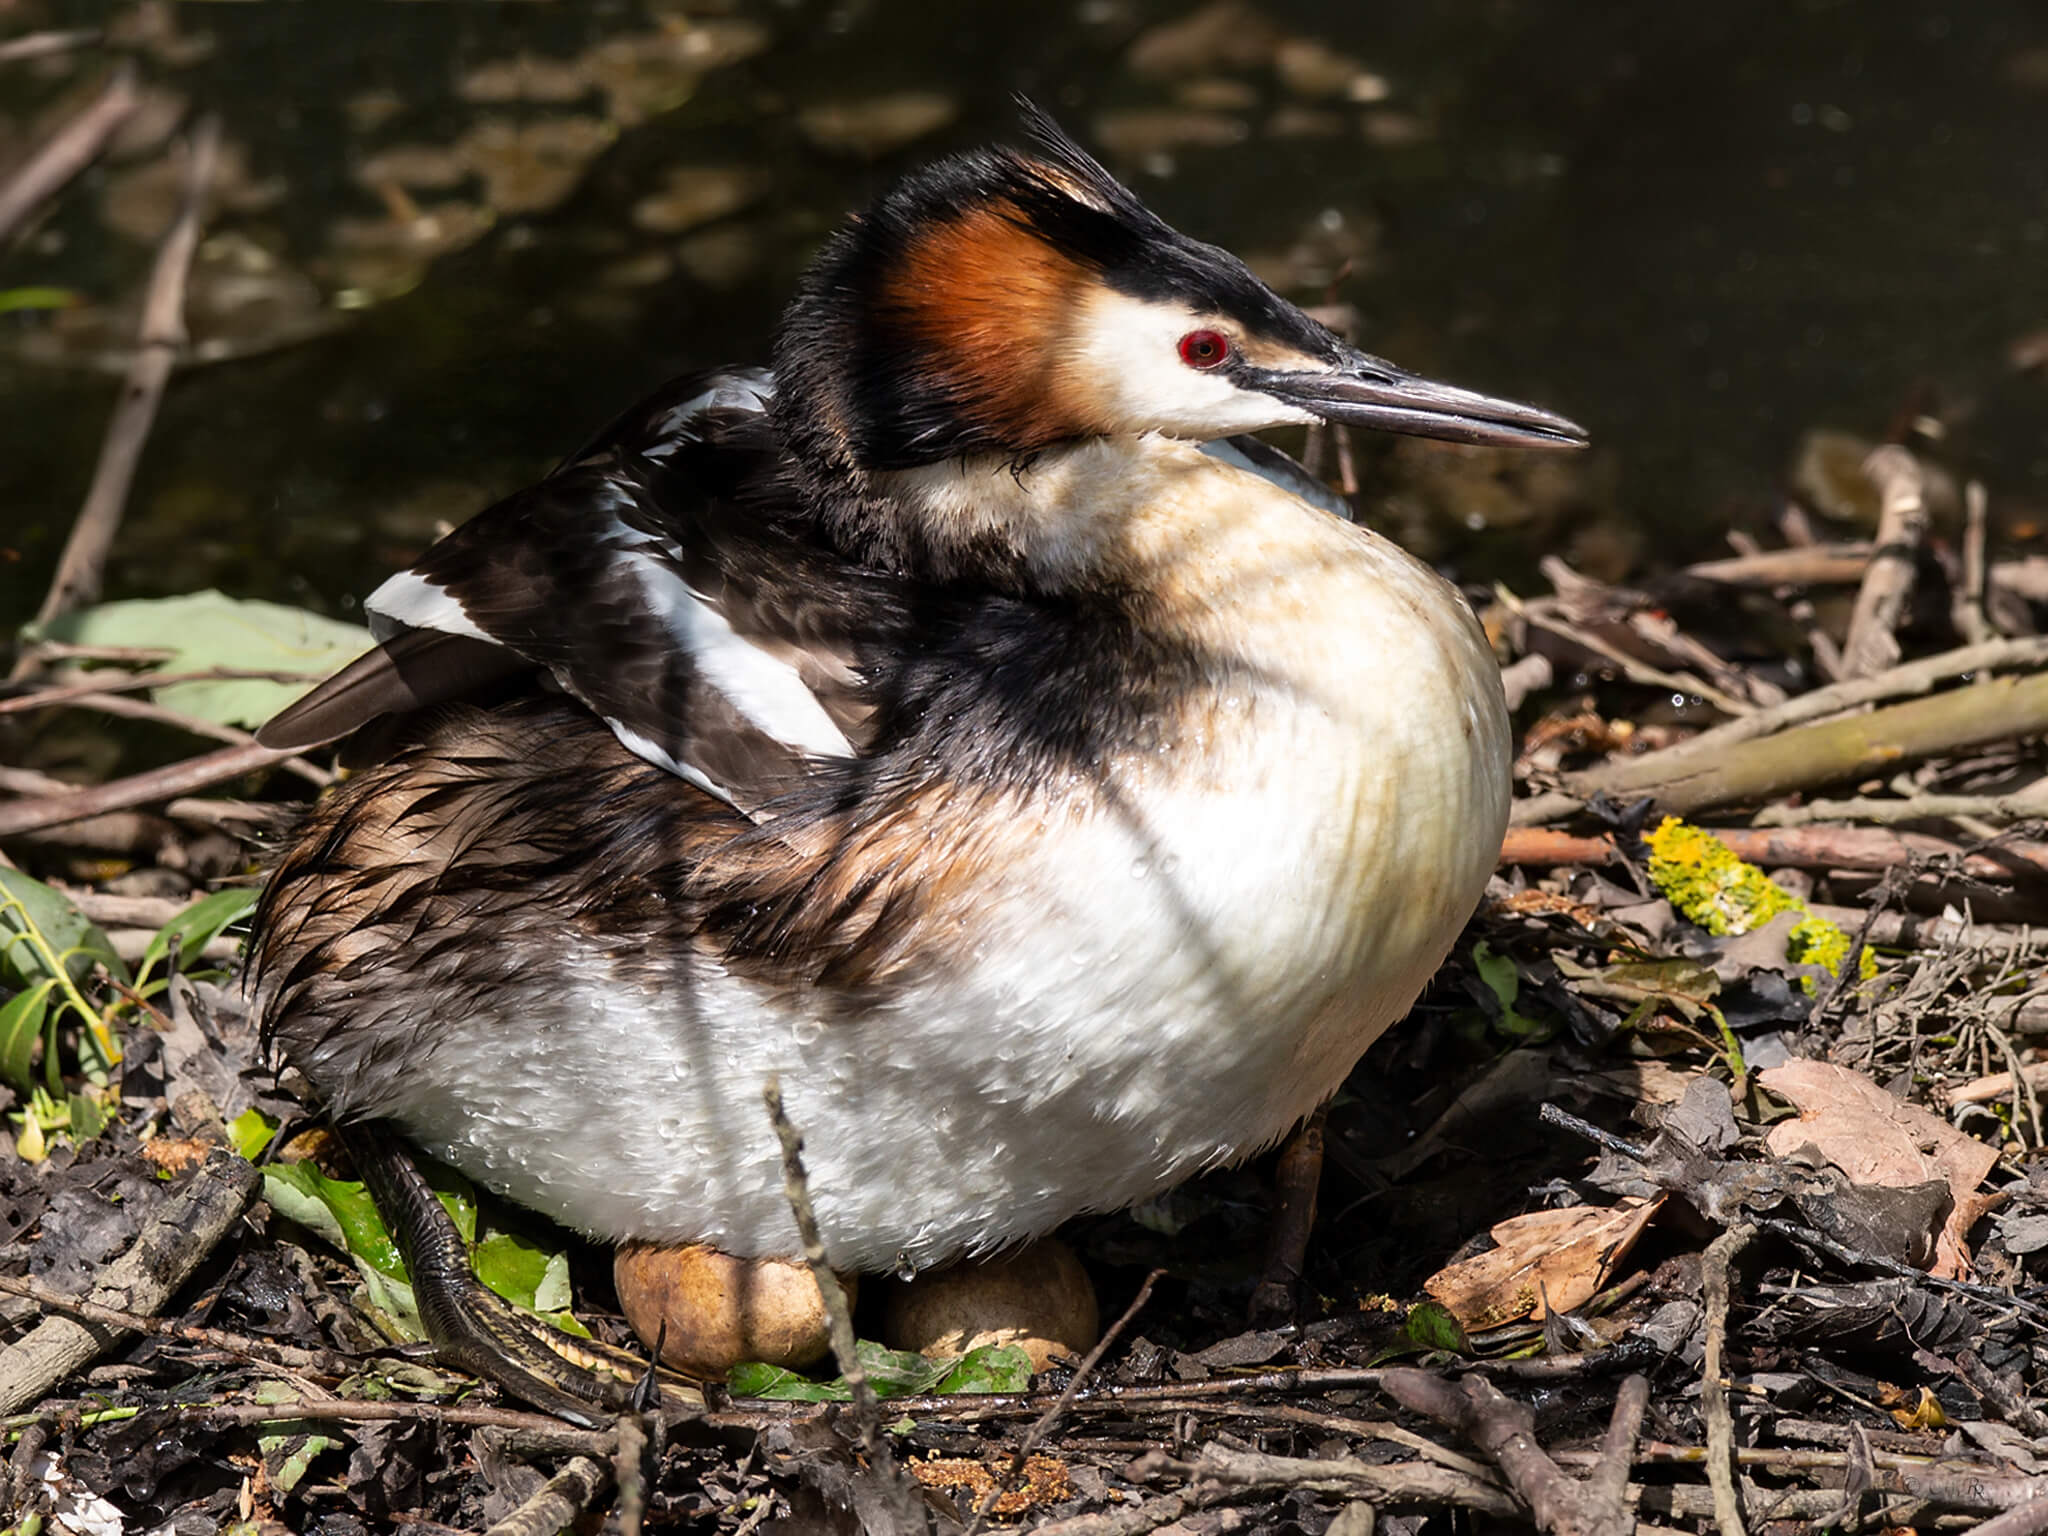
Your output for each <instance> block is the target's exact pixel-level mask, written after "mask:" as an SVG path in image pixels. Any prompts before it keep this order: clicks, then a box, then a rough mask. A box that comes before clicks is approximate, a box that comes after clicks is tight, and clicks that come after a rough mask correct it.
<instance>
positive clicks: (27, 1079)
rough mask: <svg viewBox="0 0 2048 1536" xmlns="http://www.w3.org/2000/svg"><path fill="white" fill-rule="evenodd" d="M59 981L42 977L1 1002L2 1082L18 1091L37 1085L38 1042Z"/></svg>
mask: <svg viewBox="0 0 2048 1536" xmlns="http://www.w3.org/2000/svg"><path fill="white" fill-rule="evenodd" d="M56 985H57V983H56V982H55V981H54V980H50V979H45V980H43V981H39V982H37V983H36V984H35V985H34V986H32V987H30V988H29V989H28V990H27V991H24V992H17V993H15V994H14V996H12V997H10V998H9V999H7V1001H6V1002H5V1003H4V1004H0V1082H5V1083H6V1084H7V1086H8V1087H10V1088H12V1089H14V1091H15V1092H17V1093H27V1092H28V1091H29V1089H30V1088H32V1087H34V1086H35V1070H36V1042H37V1041H38V1040H40V1039H42V1038H43V1019H44V1017H45V1016H46V1015H47V1014H48V1013H49V1011H50V992H51V989H52V988H54V987H55V986H56Z"/></svg>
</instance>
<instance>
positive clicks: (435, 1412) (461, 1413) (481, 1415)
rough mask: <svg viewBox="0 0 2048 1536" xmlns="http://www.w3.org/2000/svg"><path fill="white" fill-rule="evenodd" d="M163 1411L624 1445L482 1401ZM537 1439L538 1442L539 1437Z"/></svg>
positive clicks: (239, 1421)
mask: <svg viewBox="0 0 2048 1536" xmlns="http://www.w3.org/2000/svg"><path fill="white" fill-rule="evenodd" d="M152 1411H162V1412H165V1413H169V1414H172V1415H174V1416H175V1419H176V1421H177V1422H179V1423H203V1424H220V1425H229V1424H235V1425H244V1424H289V1423H292V1422H294V1421H296V1420H299V1419H304V1420H306V1421H308V1422H310V1423H327V1422H330V1421H332V1422H338V1423H344V1424H381V1423H388V1422H392V1421H396V1420H406V1421H421V1422H425V1423H430V1424H447V1425H453V1426H459V1427H463V1428H472V1429H505V1430H511V1431H513V1432H515V1433H517V1434H519V1435H520V1436H521V1437H522V1439H525V1440H527V1441H529V1442H531V1443H536V1444H539V1445H542V1446H545V1447H546V1448H548V1449H551V1450H555V1451H562V1452H573V1453H576V1454H581V1455H590V1456H609V1455H610V1454H611V1453H612V1452H613V1450H614V1449H616V1448H617V1445H618V1437H617V1435H616V1433H614V1432H612V1431H608V1430H593V1429H577V1428H574V1427H573V1426H571V1425H568V1424H565V1423H563V1422H562V1420H560V1419H558V1418H556V1417H554V1416H553V1415H552V1414H545V1413H529V1412H527V1411H526V1410H524V1409H520V1408H496V1407H491V1406H489V1405H487V1404H482V1403H414V1402H406V1401H404V1400H403V1399H398V1400H391V1401H378V1402H371V1401H368V1400H366V1399H362V1398H353V1397H312V1398H299V1399H296V1400H293V1401H286V1402H281V1403H182V1404H173V1405H170V1406H168V1407H166V1408H164V1409H162V1410H152ZM536 1437H537V1438H536Z"/></svg>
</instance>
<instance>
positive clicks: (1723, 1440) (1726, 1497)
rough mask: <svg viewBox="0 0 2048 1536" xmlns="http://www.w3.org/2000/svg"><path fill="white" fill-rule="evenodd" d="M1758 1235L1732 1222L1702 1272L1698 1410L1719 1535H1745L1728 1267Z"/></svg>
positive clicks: (1712, 1248) (1709, 1250)
mask: <svg viewBox="0 0 2048 1536" xmlns="http://www.w3.org/2000/svg"><path fill="white" fill-rule="evenodd" d="M1755 1236H1756V1229H1755V1228H1754V1227H1750V1226H1739V1227H1730V1228H1729V1229H1728V1230H1727V1231H1726V1232H1723V1233H1722V1234H1721V1235H1720V1236H1719V1237H1717V1238H1715V1239H1714V1240H1713V1242H1711V1243H1709V1244H1708V1245H1707V1252H1706V1258H1705V1260H1704V1261H1703V1265H1702V1276H1703V1282H1704V1287H1705V1292H1706V1311H1707V1343H1706V1352H1705V1357H1704V1359H1702V1361H1701V1362H1700V1412H1701V1416H1702V1417H1703V1418H1705V1420H1706V1422H1707V1482H1708V1483H1709V1484H1710V1485H1711V1486H1712V1488H1713V1490H1714V1523H1715V1524H1716V1525H1717V1526H1719V1527H1720V1530H1721V1536H1744V1529H1743V1523H1742V1488H1741V1483H1740V1481H1739V1479H1738V1477H1737V1474H1736V1470H1735V1420H1734V1417H1733V1416H1732V1415H1731V1414H1730V1413H1729V1411H1728V1378H1727V1375H1726V1374H1725V1368H1724V1361H1723V1359H1722V1356H1723V1352H1724V1351H1725V1350H1726V1349H1727V1347H1728V1266H1729V1265H1730V1264H1731V1263H1733V1262H1734V1259H1735V1256H1736V1255H1737V1254H1738V1253H1740V1252H1741V1251H1742V1250H1743V1249H1744V1248H1745V1247H1747V1246H1748V1244H1749V1242H1750V1240H1751V1239H1752V1238H1754V1237H1755Z"/></svg>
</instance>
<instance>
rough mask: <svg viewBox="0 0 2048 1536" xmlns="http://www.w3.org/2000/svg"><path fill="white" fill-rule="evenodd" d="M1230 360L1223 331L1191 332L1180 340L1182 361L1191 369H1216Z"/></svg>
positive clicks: (1228, 346)
mask: <svg viewBox="0 0 2048 1536" xmlns="http://www.w3.org/2000/svg"><path fill="white" fill-rule="evenodd" d="M1229 359H1230V343H1229V342H1228V341H1226V340H1225V339H1224V337H1223V333H1222V332H1221V331H1189V332H1188V333H1187V335H1185V336H1183V337H1181V339H1180V360H1181V361H1182V362H1184V363H1186V364H1187V365H1188V366H1189V367H1190V368H1216V367H1220V366H1221V365H1222V364H1224V363H1225V362H1227V361H1229Z"/></svg>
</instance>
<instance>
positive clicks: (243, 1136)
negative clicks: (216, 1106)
mask: <svg viewBox="0 0 2048 1536" xmlns="http://www.w3.org/2000/svg"><path fill="white" fill-rule="evenodd" d="M276 1134H277V1122H276V1121H275V1120H273V1119H271V1118H270V1116H268V1115H266V1114H265V1113H263V1111H262V1110H260V1109H255V1108H249V1109H245V1110H243V1111H242V1112H241V1113H240V1114H239V1115H237V1116H235V1118H234V1119H232V1120H230V1121H229V1122H228V1140H229V1141H231V1142H233V1143H234V1147H235V1150H236V1151H237V1152H239V1153H241V1155H242V1156H243V1157H245V1158H247V1159H248V1160H249V1161H250V1162H252V1163H253V1162H255V1161H256V1159H257V1158H259V1157H261V1156H262V1155H263V1154H264V1151H265V1150H266V1149H267V1148H268V1147H269V1146H270V1138H271V1137H273V1136H275V1135H276Z"/></svg>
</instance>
